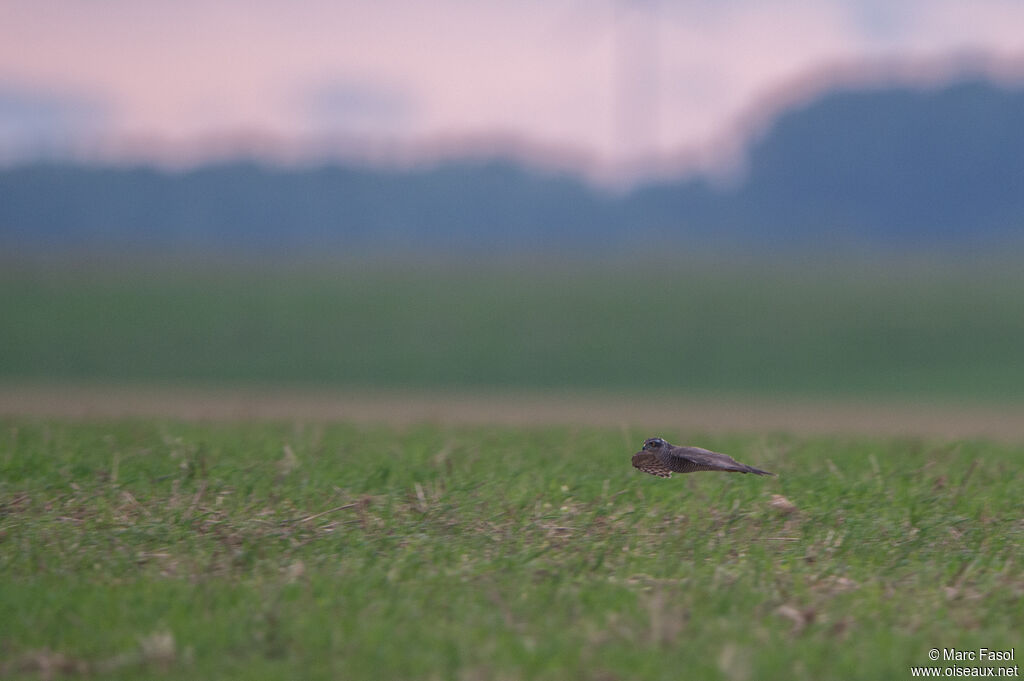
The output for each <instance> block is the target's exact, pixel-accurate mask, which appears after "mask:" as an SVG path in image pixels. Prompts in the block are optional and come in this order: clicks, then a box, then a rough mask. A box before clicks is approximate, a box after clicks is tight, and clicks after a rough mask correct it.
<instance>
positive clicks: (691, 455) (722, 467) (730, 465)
mask: <svg viewBox="0 0 1024 681" xmlns="http://www.w3.org/2000/svg"><path fill="white" fill-rule="evenodd" d="M633 467H634V468H639V469H640V470H642V471H643V472H644V473H650V474H651V475H657V476H658V477H659V478H671V477H672V474H673V473H693V472H695V471H725V472H727V473H754V474H755V475H775V474H774V473H769V472H768V471H763V470H761V469H760V468H754V467H753V466H748V465H746V464H742V463H740V462H738V461H736V460H735V459H733V458H732V457H731V456H726V455H725V454H719V453H718V452H712V451H710V450H707V449H701V448H700V447H677V446H676V445H671V444H669V443H667V442H665V441H664V440H662V439H661V438H660V437H652V438H650V439H649V440H644V446H643V448H642V449H641V450H640V451H639V452H637V453H636V454H634V455H633Z"/></svg>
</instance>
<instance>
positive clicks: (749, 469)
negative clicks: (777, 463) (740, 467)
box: [743, 466, 775, 475]
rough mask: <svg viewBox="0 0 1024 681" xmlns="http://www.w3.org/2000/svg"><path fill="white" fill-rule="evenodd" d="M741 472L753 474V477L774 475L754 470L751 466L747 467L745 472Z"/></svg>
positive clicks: (758, 469) (757, 469)
mask: <svg viewBox="0 0 1024 681" xmlns="http://www.w3.org/2000/svg"><path fill="white" fill-rule="evenodd" d="M743 472H744V473H753V474H754V475H775V473H769V472H768V471H763V470H761V469H760V468H754V467H753V466H747V468H746V470H745V471H743Z"/></svg>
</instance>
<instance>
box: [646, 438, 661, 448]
mask: <svg viewBox="0 0 1024 681" xmlns="http://www.w3.org/2000/svg"><path fill="white" fill-rule="evenodd" d="M647 446H648V447H650V448H651V449H657V448H658V447H660V446H661V440H659V439H657V438H655V439H653V440H648V441H647Z"/></svg>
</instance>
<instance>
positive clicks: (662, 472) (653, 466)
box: [633, 452, 672, 478]
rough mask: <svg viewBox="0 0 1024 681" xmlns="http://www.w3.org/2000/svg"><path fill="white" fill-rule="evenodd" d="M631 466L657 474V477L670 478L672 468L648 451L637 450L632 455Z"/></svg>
mask: <svg viewBox="0 0 1024 681" xmlns="http://www.w3.org/2000/svg"><path fill="white" fill-rule="evenodd" d="M633 468H639V469H640V470H642V471H643V472H644V473H650V474H651V475H657V476H658V477H659V478H671V477H672V469H671V468H669V467H668V466H666V465H665V464H663V463H662V462H661V461H659V460H658V457H656V456H654V454H651V453H650V452H637V453H636V454H634V455H633Z"/></svg>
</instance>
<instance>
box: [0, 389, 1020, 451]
mask: <svg viewBox="0 0 1024 681" xmlns="http://www.w3.org/2000/svg"><path fill="white" fill-rule="evenodd" d="M0 416H27V417H43V418H48V417H52V418H71V419H79V420H83V419H88V420H111V419H118V418H131V417H136V418H141V417H147V418H170V419H182V420H190V421H250V420H282V421H299V422H317V421H351V422H359V423H381V424H388V425H394V426H408V425H413V424H416V423H440V424H481V425H482V424H494V425H505V426H528V425H581V426H604V427H613V428H630V429H640V428H647V429H657V428H672V429H674V430H683V431H704V432H761V433H763V432H773V431H775V432H782V431H784V432H792V433H797V434H828V433H835V434H851V435H852V434H857V435H878V436H899V435H906V436H922V437H930V438H942V439H963V438H989V439H995V440H1002V441H1012V442H1024V405H1020V404H1012V405H1000V404H992V405H977V404H972V405H963V406H957V405H952V404H915V403H888V402H887V403H869V402H840V401H834V402H829V401H785V400H770V399H763V398H761V399H756V398H750V399H740V398H732V399H726V398H717V399H698V398H695V397H664V396H656V397H643V396H640V397H637V396H614V395H580V396H564V395H554V394H549V393H538V394H523V393H515V394H469V393H447V392H437V393H428V392H398V391H396V392H381V391H365V392H358V391H331V390H315V389H273V388H264V389H198V388H197V389H186V388H169V387H154V388H143V387H116V386H16V385H15V386H12V385H0Z"/></svg>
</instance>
